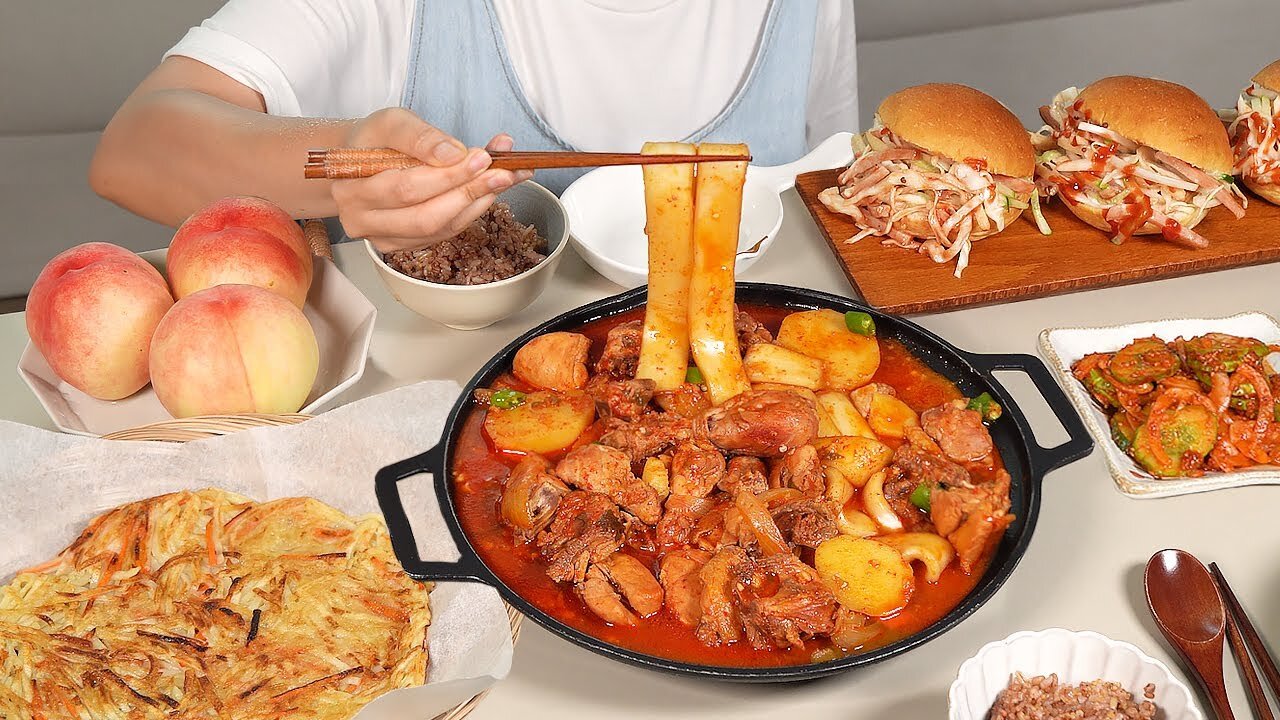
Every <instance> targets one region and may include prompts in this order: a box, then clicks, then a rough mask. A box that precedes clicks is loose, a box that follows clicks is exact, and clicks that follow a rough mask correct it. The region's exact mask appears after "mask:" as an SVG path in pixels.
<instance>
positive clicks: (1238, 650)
mask: <svg viewBox="0 0 1280 720" xmlns="http://www.w3.org/2000/svg"><path fill="white" fill-rule="evenodd" d="M1209 573H1210V574H1212V575H1213V580H1214V582H1215V583H1217V585H1218V591H1219V592H1220V593H1222V597H1223V599H1224V600H1226V601H1227V639H1228V640H1229V641H1230V642H1231V649H1232V651H1233V652H1235V655H1236V659H1237V660H1238V661H1239V663H1240V670H1241V674H1242V675H1244V680H1245V687H1246V688H1248V690H1249V700H1250V701H1251V702H1252V704H1253V710H1254V712H1255V713H1257V715H1258V717H1260V718H1262V720H1275V715H1274V714H1272V712H1271V705H1270V703H1269V702H1268V701H1267V693H1266V691H1265V690H1263V688H1262V683H1261V682H1260V681H1259V680H1258V672H1257V671H1256V670H1255V669H1254V667H1253V663H1252V662H1251V661H1250V660H1249V652H1250V651H1252V652H1253V656H1254V658H1255V659H1256V660H1257V662H1258V665H1260V666H1261V667H1262V674H1263V675H1264V676H1265V677H1266V679H1267V684H1268V685H1270V686H1271V692H1272V693H1274V694H1275V695H1276V697H1277V698H1278V699H1280V669H1277V668H1276V661H1275V658H1273V657H1271V653H1270V651H1268V650H1267V646H1266V643H1264V642H1263V641H1262V636H1261V635H1259V634H1258V631H1257V629H1256V628H1254V626H1253V623H1252V622H1251V621H1250V620H1249V616H1248V614H1246V613H1245V611H1244V607H1243V606H1242V605H1241V604H1240V601H1239V600H1237V599H1236V594H1235V593H1234V592H1232V591H1231V586H1230V585H1228V584H1227V578H1226V577H1224V576H1223V574H1222V571H1221V570H1219V569H1218V564H1217V563H1209ZM1242 636H1243V637H1242Z"/></svg>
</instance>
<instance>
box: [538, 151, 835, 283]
mask: <svg viewBox="0 0 1280 720" xmlns="http://www.w3.org/2000/svg"><path fill="white" fill-rule="evenodd" d="M851 137H852V134H851V133H847V132H845V133H836V134H835V135H832V136H831V137H829V138H827V139H826V140H823V141H822V143H821V144H819V145H818V147H816V148H814V149H813V150H812V151H810V152H809V154H808V155H805V156H804V157H802V158H800V159H799V160H796V161H795V162H792V163H787V164H786V165H775V166H771V167H761V166H756V165H752V166H749V167H748V168H747V182H746V185H745V186H744V187H743V189H742V224H741V229H740V231H739V233H738V253H739V255H738V260H737V263H736V264H735V266H734V267H735V268H736V271H737V272H738V273H742V272H743V271H745V270H746V269H747V268H749V267H751V266H752V265H753V264H754V263H755V262H756V261H757V260H759V259H760V258H761V257H762V256H763V255H764V254H765V251H767V250H768V249H769V246H770V245H772V244H773V239H774V237H775V236H776V235H777V233H778V228H779V227H781V226H782V193H783V192H785V191H787V190H790V189H791V188H792V187H795V184H796V175H799V174H801V173H806V172H810V171H812V170H824V169H827V168H834V167H840V166H842V165H847V164H848V163H849V161H850V160H851V159H853V148H852V147H851V146H850V144H849V141H850V139H851ZM561 200H562V201H563V202H564V207H565V211H566V212H568V214H569V226H570V227H571V228H573V233H572V234H571V235H570V236H569V241H570V242H572V243H573V247H574V249H575V250H577V251H578V254H579V255H581V256H582V258H583V259H584V260H586V261H587V264H588V265H590V266H591V267H593V268H595V270H596V272H598V273H600V274H601V275H603V276H605V277H607V278H609V279H610V280H612V281H613V282H615V283H617V284H619V285H621V286H623V287H626V288H633V287H639V286H641V285H644V284H645V283H646V282H648V279H649V254H648V239H647V237H646V236H645V234H644V225H645V209H644V174H643V172H642V170H641V168H640V166H638V165H622V166H615V167H602V168H599V169H597V170H592V171H591V172H589V173H587V174H586V175H583V176H582V177H580V178H578V179H577V180H575V181H574V183H573V184H572V185H570V186H569V187H568V188H566V189H565V191H564V194H563V195H562V196H561ZM757 243H759V244H760V247H759V248H758V249H756V250H754V251H752V252H746V251H747V250H751V248H752V247H753V246H755V245H756V244H757Z"/></svg>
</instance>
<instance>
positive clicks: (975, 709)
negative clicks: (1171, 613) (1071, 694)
mask: <svg viewBox="0 0 1280 720" xmlns="http://www.w3.org/2000/svg"><path fill="white" fill-rule="evenodd" d="M1015 672H1020V673H1022V674H1023V675H1024V676H1026V677H1027V678H1033V677H1036V676H1039V675H1051V674H1054V673H1056V674H1057V675H1058V682H1060V683H1062V684H1065V685H1076V684H1079V683H1082V682H1087V681H1089V680H1110V681H1112V682H1116V683H1119V684H1120V685H1121V686H1122V687H1124V689H1125V690H1128V691H1129V692H1131V693H1133V696H1134V698H1135V699H1136V700H1138V701H1139V702H1141V701H1142V700H1143V699H1144V697H1143V688H1144V687H1146V685H1147V684H1148V683H1152V684H1154V685H1155V686H1156V688H1155V698H1154V699H1153V700H1152V702H1154V703H1155V704H1156V707H1157V708H1159V713H1158V714H1157V715H1156V717H1158V718H1162V720H1204V715H1203V714H1201V712H1200V708H1198V707H1197V706H1196V703H1195V701H1194V700H1193V699H1192V695H1191V690H1190V689H1189V688H1188V687H1187V686H1186V684H1185V683H1183V682H1182V681H1181V680H1179V679H1178V678H1177V677H1175V676H1174V674H1173V672H1172V671H1170V670H1169V666H1167V665H1165V664H1164V663H1162V662H1160V661H1159V660H1156V659H1155V658H1153V657H1151V656H1149V655H1147V654H1146V653H1144V652H1142V651H1141V650H1139V649H1138V648H1136V647H1134V646H1133V645H1130V644H1129V643H1126V642H1119V641H1116V640H1112V639H1111V638H1108V637H1106V636H1104V635H1099V634H1098V633H1096V632H1092V631H1087V630H1086V631H1082V632H1075V631H1072V630H1063V629H1062V628H1051V629H1049V630H1041V631H1039V632H1031V631H1026V630H1024V631H1022V632H1017V633H1014V634H1012V635H1010V636H1009V637H1007V638H1005V639H1004V640H1000V641H997V642H992V643H988V644H986V645H985V646H983V648H982V649H981V650H979V651H978V654H976V655H974V656H973V657H971V658H969V659H968V660H966V661H965V662H964V664H962V665H961V666H960V671H959V673H958V674H957V676H956V681H955V682H954V683H952V684H951V692H950V693H948V695H947V706H948V709H949V712H950V718H951V720H986V717H987V714H988V713H989V712H990V710H991V706H992V705H994V704H995V702H996V696H997V695H999V694H1000V691H1001V690H1004V689H1005V688H1006V687H1008V686H1009V678H1010V676H1012V675H1013V673H1015Z"/></svg>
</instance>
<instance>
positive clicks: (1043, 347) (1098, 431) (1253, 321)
mask: <svg viewBox="0 0 1280 720" xmlns="http://www.w3.org/2000/svg"><path fill="white" fill-rule="evenodd" d="M1209 332H1220V333H1228V334H1230V335H1241V336H1245V337H1253V338H1257V339H1259V340H1261V341H1263V342H1266V343H1280V323H1277V322H1276V320H1275V318H1273V317H1271V316H1270V315H1267V314H1266V313H1261V312H1247V313H1241V314H1239V315H1232V316H1231V317H1225V318H1215V319H1191V320H1156V321H1153V322H1140V323H1131V324H1129V325H1113V326H1109V327H1087V328H1050V329H1048V330H1045V331H1044V332H1042V333H1040V355H1041V356H1042V357H1044V359H1045V360H1046V361H1047V362H1048V363H1049V369H1050V370H1052V371H1053V374H1054V376H1055V377H1057V379H1058V384H1059V385H1061V386H1062V389H1063V390H1065V391H1066V392H1067V397H1068V398H1070V399H1071V404H1072V405H1074V406H1075V408H1076V412H1078V413H1079V414H1080V417H1081V418H1083V419H1084V424H1085V427H1087V428H1089V432H1090V433H1092V434H1093V439H1094V440H1095V441H1096V442H1097V445H1098V447H1100V448H1102V453H1103V457H1104V458H1106V461H1107V469H1108V471H1110V473H1111V478H1112V479H1113V480H1115V483H1116V487H1117V488H1119V490H1120V492H1122V493H1124V494H1125V495H1128V496H1130V497H1135V498H1160V497H1173V496H1175V495H1189V494H1191V493H1198V492H1208V491H1210V490H1221V489H1223V488H1232V487H1242V486H1245V485H1280V467H1276V466H1274V465H1261V466H1257V467H1254V468H1250V469H1247V470H1237V471H1235V472H1229V473H1221V472H1211V473H1205V474H1204V475H1202V476H1200V477H1195V478H1158V477H1156V476H1154V475H1152V474H1151V473H1149V472H1147V471H1145V470H1143V469H1142V468H1141V467H1139V466H1138V464H1137V463H1135V462H1134V461H1133V458H1131V457H1129V456H1128V455H1125V454H1124V453H1123V452H1122V451H1121V450H1120V448H1119V447H1118V446H1117V445H1116V443H1115V441H1114V440H1112V439H1111V431H1110V429H1109V427H1108V424H1107V416H1106V415H1105V414H1104V413H1103V412H1102V410H1101V408H1099V407H1098V405H1097V404H1096V403H1095V402H1094V401H1093V399H1092V398H1091V397H1089V393H1088V392H1087V391H1086V390H1085V389H1084V386H1083V385H1081V384H1080V382H1079V381H1078V380H1076V379H1075V378H1074V377H1073V376H1072V375H1071V366H1072V365H1074V364H1075V363H1076V361H1077V360H1079V359H1080V358H1082V357H1084V356H1085V355H1088V354H1090V353H1096V352H1112V351H1114V350H1119V349H1120V348H1122V347H1124V346H1125V345H1128V344H1129V343H1131V342H1133V341H1134V340H1137V339H1138V338H1144V337H1151V336H1152V335H1155V336H1156V337H1158V338H1160V339H1161V340H1165V341H1169V340H1173V339H1174V338H1177V337H1178V336H1179V335H1181V336H1183V337H1186V338H1191V337H1195V336H1196V335H1204V334H1205V333H1209Z"/></svg>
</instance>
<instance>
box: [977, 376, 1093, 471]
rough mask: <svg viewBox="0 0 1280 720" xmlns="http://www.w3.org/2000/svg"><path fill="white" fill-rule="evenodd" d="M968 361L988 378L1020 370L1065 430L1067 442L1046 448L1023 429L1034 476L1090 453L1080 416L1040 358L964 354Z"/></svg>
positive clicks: (1087, 437)
mask: <svg viewBox="0 0 1280 720" xmlns="http://www.w3.org/2000/svg"><path fill="white" fill-rule="evenodd" d="M968 358H969V362H970V363H972V364H973V365H974V367H976V368H978V369H979V370H981V371H982V372H983V373H984V374H986V375H988V376H990V375H991V373H992V372H993V371H995V370H1020V371H1022V372H1023V373H1026V375H1027V377H1029V378H1031V382H1032V383H1034V384H1035V386H1036V389H1037V390H1039V391H1040V395H1041V396H1042V397H1044V400H1045V402H1046V403H1048V404H1049V409H1050V410H1052V411H1053V414H1054V415H1055V416H1056V417H1057V418H1058V422H1060V423H1062V427H1063V428H1065V429H1066V431H1067V435H1068V439H1067V441H1066V442H1064V443H1062V444H1061V445H1058V446H1056V447H1051V448H1047V447H1045V446H1043V445H1041V444H1040V443H1039V442H1038V441H1037V440H1036V438H1035V433H1034V432H1032V431H1031V428H1030V426H1029V425H1028V426H1027V427H1024V428H1023V430H1024V432H1025V434H1026V436H1027V437H1028V438H1029V439H1030V440H1031V444H1032V445H1033V446H1034V450H1033V451H1032V453H1031V467H1032V469H1033V470H1034V471H1035V473H1036V475H1037V476H1040V477H1043V476H1044V475H1045V474H1046V473H1048V472H1049V471H1051V470H1056V469H1057V468H1060V467H1062V466H1063V465H1067V464H1068V463H1073V462H1075V461H1076V460H1079V459H1080V458H1082V457H1084V456H1086V455H1088V454H1089V453H1090V452H1092V451H1093V438H1091V437H1090V436H1089V431H1088V430H1086V429H1085V426H1084V423H1083V422H1081V420H1080V416H1079V415H1077V414H1076V411H1075V408H1074V407H1072V406H1071V401H1070V400H1068V399H1067V394H1066V393H1065V392H1063V391H1062V388H1061V387H1060V386H1059V385H1058V383H1057V381H1055V380H1054V379H1053V376H1052V375H1050V374H1049V369H1048V368H1047V367H1045V365H1044V363H1043V362H1041V360H1040V358H1038V357H1036V356H1034V355H1026V354H1023V353H1004V354H995V355H983V354H979V353H968ZM991 380H992V381H994V380H995V378H994V377H991ZM1022 422H1023V423H1026V420H1025V419H1023V420H1022Z"/></svg>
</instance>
